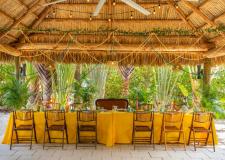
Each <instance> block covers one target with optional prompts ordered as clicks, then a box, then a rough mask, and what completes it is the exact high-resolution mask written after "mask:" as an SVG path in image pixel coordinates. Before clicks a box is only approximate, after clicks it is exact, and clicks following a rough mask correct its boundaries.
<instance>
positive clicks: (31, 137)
mask: <svg viewBox="0 0 225 160" xmlns="http://www.w3.org/2000/svg"><path fill="white" fill-rule="evenodd" d="M32 139H33V129H32V130H31V136H30V150H31V149H32Z"/></svg>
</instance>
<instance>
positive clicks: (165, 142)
mask: <svg viewBox="0 0 225 160" xmlns="http://www.w3.org/2000/svg"><path fill="white" fill-rule="evenodd" d="M163 133H164V144H165V150H167V141H166V132H165V131H164V132H163Z"/></svg>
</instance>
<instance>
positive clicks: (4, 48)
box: [0, 44, 21, 56]
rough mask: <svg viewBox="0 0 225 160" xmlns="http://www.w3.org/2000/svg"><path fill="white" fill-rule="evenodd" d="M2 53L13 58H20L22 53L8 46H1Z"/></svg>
mask: <svg viewBox="0 0 225 160" xmlns="http://www.w3.org/2000/svg"><path fill="white" fill-rule="evenodd" d="M0 52H4V53H7V54H9V55H12V56H20V55H21V52H20V51H19V50H17V49H15V48H13V47H11V46H9V45H7V44H0Z"/></svg>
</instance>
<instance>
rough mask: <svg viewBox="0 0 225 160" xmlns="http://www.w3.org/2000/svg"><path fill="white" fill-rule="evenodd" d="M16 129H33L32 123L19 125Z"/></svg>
mask: <svg viewBox="0 0 225 160" xmlns="http://www.w3.org/2000/svg"><path fill="white" fill-rule="evenodd" d="M15 129H16V130H32V129H33V126H32V125H19V126H17V127H16V128H15Z"/></svg>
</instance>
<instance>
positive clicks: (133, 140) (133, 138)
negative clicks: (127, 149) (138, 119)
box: [132, 130, 135, 150]
mask: <svg viewBox="0 0 225 160" xmlns="http://www.w3.org/2000/svg"><path fill="white" fill-rule="evenodd" d="M132 143H133V145H134V150H135V130H134V131H133V137H132Z"/></svg>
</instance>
